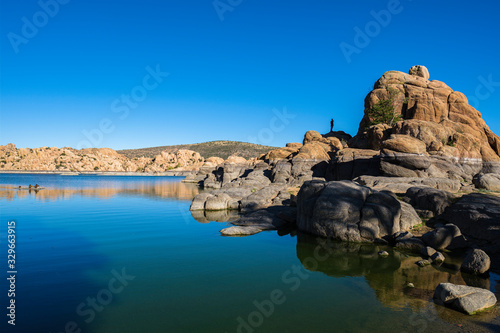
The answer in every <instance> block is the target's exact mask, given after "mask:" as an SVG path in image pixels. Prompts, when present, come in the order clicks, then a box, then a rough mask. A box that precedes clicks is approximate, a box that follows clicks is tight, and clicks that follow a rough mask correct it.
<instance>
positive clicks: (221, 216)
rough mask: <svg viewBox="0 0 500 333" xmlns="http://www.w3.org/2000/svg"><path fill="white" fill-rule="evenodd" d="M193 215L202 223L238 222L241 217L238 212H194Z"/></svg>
mask: <svg viewBox="0 0 500 333" xmlns="http://www.w3.org/2000/svg"><path fill="white" fill-rule="evenodd" d="M191 215H192V216H193V218H194V219H195V220H196V221H198V222H200V223H209V222H230V221H236V220H237V219H239V218H240V217H241V216H240V214H239V212H238V211H237V210H216V211H203V210H192V211H191Z"/></svg>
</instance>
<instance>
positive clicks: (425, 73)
mask: <svg viewBox="0 0 500 333" xmlns="http://www.w3.org/2000/svg"><path fill="white" fill-rule="evenodd" d="M408 73H410V75H416V76H420V77H423V78H424V79H426V80H429V77H430V74H429V70H428V69H427V67H425V66H420V65H416V66H412V67H411V68H410V71H409V72H408Z"/></svg>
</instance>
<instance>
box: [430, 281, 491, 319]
mask: <svg viewBox="0 0 500 333" xmlns="http://www.w3.org/2000/svg"><path fill="white" fill-rule="evenodd" d="M434 302H435V303H437V304H439V305H444V306H446V307H450V308H452V309H454V310H457V311H460V312H463V313H466V314H469V315H473V314H476V313H477V312H480V311H483V310H486V309H488V308H491V307H492V306H494V305H495V304H496V302H497V299H496V297H495V294H493V293H492V292H491V291H489V290H486V289H482V288H475V287H469V286H461V285H456V284H452V283H440V284H439V285H438V286H437V288H436V291H435V292H434Z"/></svg>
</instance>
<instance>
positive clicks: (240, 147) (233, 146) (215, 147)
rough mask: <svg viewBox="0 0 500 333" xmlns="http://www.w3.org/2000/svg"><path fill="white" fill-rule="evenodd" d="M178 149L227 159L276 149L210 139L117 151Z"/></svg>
mask: <svg viewBox="0 0 500 333" xmlns="http://www.w3.org/2000/svg"><path fill="white" fill-rule="evenodd" d="M179 149H189V150H193V151H195V152H198V153H200V155H201V156H202V157H203V158H209V157H212V156H215V157H220V158H223V159H227V158H228V157H229V156H231V155H233V154H234V155H238V156H241V157H244V158H246V159H248V158H252V157H258V156H259V155H260V154H264V153H267V152H268V151H270V150H273V149H276V147H270V146H262V145H257V144H253V143H247V142H239V141H210V142H203V143H195V144H185V145H176V146H160V147H151V148H141V149H126V150H118V153H120V154H122V155H124V156H126V157H127V158H134V157H147V158H153V157H155V156H156V155H158V154H159V153H161V152H162V151H164V150H166V151H168V152H174V151H176V150H179Z"/></svg>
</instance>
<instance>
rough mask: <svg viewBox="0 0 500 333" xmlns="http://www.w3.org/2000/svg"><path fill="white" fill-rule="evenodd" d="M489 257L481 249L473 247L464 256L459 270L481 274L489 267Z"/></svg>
mask: <svg viewBox="0 0 500 333" xmlns="http://www.w3.org/2000/svg"><path fill="white" fill-rule="evenodd" d="M490 265H491V261H490V257H489V256H488V255H487V254H486V252H484V251H483V250H481V249H473V250H472V251H470V252H469V253H468V254H467V256H466V257H465V259H464V261H463V263H462V266H461V267H460V270H462V271H463V272H466V273H471V274H476V275H481V274H484V273H486V272H487V271H488V270H489V269H490Z"/></svg>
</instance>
